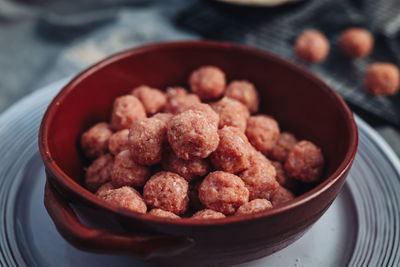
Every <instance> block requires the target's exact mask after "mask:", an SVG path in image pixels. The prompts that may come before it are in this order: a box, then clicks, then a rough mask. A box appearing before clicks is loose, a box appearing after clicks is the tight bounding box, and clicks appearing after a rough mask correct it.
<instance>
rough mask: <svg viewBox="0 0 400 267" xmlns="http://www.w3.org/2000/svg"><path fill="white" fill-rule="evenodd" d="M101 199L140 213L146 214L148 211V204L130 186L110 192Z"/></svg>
mask: <svg viewBox="0 0 400 267" xmlns="http://www.w3.org/2000/svg"><path fill="white" fill-rule="evenodd" d="M100 197H101V198H102V199H104V200H105V201H107V202H108V203H110V204H112V205H116V206H119V207H121V208H124V209H128V210H132V211H135V212H138V213H146V211H147V206H146V203H145V202H144V201H143V198H142V196H141V195H140V193H139V192H138V191H136V190H135V189H133V188H132V187H129V186H124V187H121V188H118V189H111V190H108V191H107V192H105V193H104V194H103V195H101V196H100Z"/></svg>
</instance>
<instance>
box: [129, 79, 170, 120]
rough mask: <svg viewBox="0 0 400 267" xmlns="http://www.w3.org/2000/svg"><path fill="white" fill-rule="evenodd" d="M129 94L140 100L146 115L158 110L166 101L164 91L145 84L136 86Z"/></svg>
mask: <svg viewBox="0 0 400 267" xmlns="http://www.w3.org/2000/svg"><path fill="white" fill-rule="evenodd" d="M131 94H132V95H133V96H135V97H137V98H138V99H139V100H140V101H141V102H142V104H143V107H144V109H145V110H146V113H147V115H153V114H155V113H157V112H159V111H160V110H162V109H163V108H164V106H165V103H167V97H166V96H165V93H164V92H162V91H160V90H158V89H155V88H151V87H149V86H146V85H141V86H139V87H136V88H135V89H133V90H132V92H131Z"/></svg>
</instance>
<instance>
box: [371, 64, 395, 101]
mask: <svg viewBox="0 0 400 267" xmlns="http://www.w3.org/2000/svg"><path fill="white" fill-rule="evenodd" d="M399 84H400V74H399V68H398V67H397V66H396V65H393V64H391V63H383V62H377V63H373V64H371V65H370V66H369V67H368V69H367V71H366V72H365V79H364V86H365V88H366V89H367V91H368V92H369V93H371V94H372V95H375V96H377V95H395V94H396V93H397V92H398V91H399Z"/></svg>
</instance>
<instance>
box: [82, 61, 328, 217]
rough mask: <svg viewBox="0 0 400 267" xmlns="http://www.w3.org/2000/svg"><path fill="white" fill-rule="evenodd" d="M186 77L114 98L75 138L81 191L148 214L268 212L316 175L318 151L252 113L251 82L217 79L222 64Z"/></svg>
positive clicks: (254, 99) (270, 120)
mask: <svg viewBox="0 0 400 267" xmlns="http://www.w3.org/2000/svg"><path fill="white" fill-rule="evenodd" d="M188 84H189V86H190V90H191V92H189V91H188V90H186V89H185V88H183V87H168V88H166V90H165V92H163V91H161V90H159V89H156V88H151V87H149V86H145V85H143V86H139V87H137V88H134V89H133V90H132V92H131V93H130V94H127V95H122V96H120V97H118V98H116V99H115V100H114V103H113V109H112V113H111V119H110V121H109V122H99V123H97V124H95V125H94V126H92V127H91V128H90V129H88V130H87V131H86V132H84V133H83V134H82V136H81V140H80V141H81V142H80V143H81V149H82V151H83V152H84V154H85V156H86V157H87V158H88V159H90V160H91V164H90V165H89V166H88V168H87V169H86V170H85V181H84V183H85V186H86V188H87V189H88V190H90V191H91V192H93V193H95V194H96V195H97V196H98V197H99V198H101V199H103V200H104V201H106V202H108V203H110V204H112V205H116V206H119V207H121V208H123V209H128V210H131V211H134V212H138V213H147V214H149V215H150V216H159V217H165V218H171V219H180V218H190V219H211V218H216V219H217V218H224V217H226V216H232V215H233V216H241V215H246V214H252V213H257V212H261V211H264V210H267V209H271V208H273V207H274V206H277V205H280V204H282V203H285V202H287V201H290V200H292V199H293V198H294V197H295V195H294V194H293V192H296V188H298V187H299V186H300V185H301V184H305V183H316V182H318V181H319V180H320V179H321V175H322V172H323V168H324V157H323V154H322V152H321V150H320V149H319V148H318V147H317V146H316V145H315V144H313V143H312V142H310V141H306V140H302V141H298V140H297V139H296V137H295V136H294V135H293V134H291V133H288V132H280V128H279V124H278V122H277V121H276V120H275V119H274V118H272V117H271V116H267V115H264V114H256V113H257V112H258V108H259V98H258V94H257V90H256V88H255V87H254V85H253V84H252V83H250V82H248V81H244V80H235V81H231V82H230V83H229V84H228V85H226V77H225V74H224V72H223V71H222V70H220V69H219V68H217V67H215V66H203V67H200V68H199V69H197V70H194V71H193V72H192V73H191V75H190V77H189V81H188Z"/></svg>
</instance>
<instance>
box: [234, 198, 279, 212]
mask: <svg viewBox="0 0 400 267" xmlns="http://www.w3.org/2000/svg"><path fill="white" fill-rule="evenodd" d="M269 209H272V204H271V202H269V201H268V200H266V199H259V198H258V199H253V200H252V201H250V202H247V203H245V204H243V205H242V206H240V207H239V208H238V210H237V211H236V213H235V215H247V214H253V213H258V212H262V211H265V210H269Z"/></svg>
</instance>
